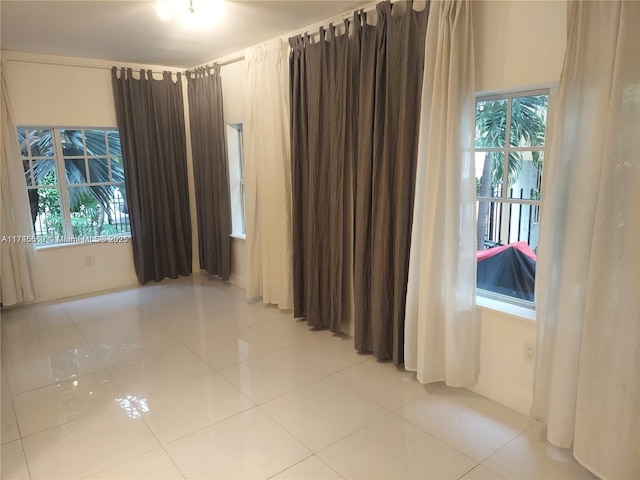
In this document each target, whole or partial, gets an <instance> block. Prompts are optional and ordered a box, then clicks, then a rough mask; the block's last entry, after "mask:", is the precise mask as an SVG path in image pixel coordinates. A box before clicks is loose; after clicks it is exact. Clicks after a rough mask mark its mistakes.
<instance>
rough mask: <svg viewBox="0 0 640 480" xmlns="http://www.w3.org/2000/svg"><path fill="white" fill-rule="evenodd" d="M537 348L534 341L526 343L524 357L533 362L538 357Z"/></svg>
mask: <svg viewBox="0 0 640 480" xmlns="http://www.w3.org/2000/svg"><path fill="white" fill-rule="evenodd" d="M535 355H536V349H535V347H534V345H533V343H527V342H525V343H524V359H525V361H526V362H533V361H534V360H535V358H536V356H535Z"/></svg>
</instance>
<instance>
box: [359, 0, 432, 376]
mask: <svg viewBox="0 0 640 480" xmlns="http://www.w3.org/2000/svg"><path fill="white" fill-rule="evenodd" d="M392 8H393V9H392ZM376 14H377V21H376V25H375V26H372V25H369V24H367V18H366V17H367V16H366V14H364V13H356V15H355V17H354V28H353V38H352V40H353V52H354V59H353V65H354V66H353V69H354V70H353V71H354V85H353V88H354V96H355V98H357V99H358V102H357V107H356V108H357V115H356V123H357V126H356V130H357V132H356V135H357V142H356V146H355V152H354V171H353V175H354V182H353V184H354V192H353V194H354V220H355V221H354V303H355V318H354V326H355V346H356V349H357V350H358V352H361V353H364V352H368V353H373V354H374V355H375V356H376V357H377V358H378V359H380V360H389V359H391V360H393V362H394V363H395V364H401V363H403V361H404V309H405V300H406V293H407V279H408V273H409V248H410V246H411V224H412V214H413V201H414V192H415V177H416V159H417V148H418V127H419V123H420V99H421V94H422V77H423V68H424V48H425V38H426V29H427V17H428V6H427V8H425V9H424V10H422V11H415V10H413V8H412V6H411V3H406V4H394V5H393V7H392V6H391V4H390V3H389V2H384V3H381V4H379V5H377V7H376Z"/></svg>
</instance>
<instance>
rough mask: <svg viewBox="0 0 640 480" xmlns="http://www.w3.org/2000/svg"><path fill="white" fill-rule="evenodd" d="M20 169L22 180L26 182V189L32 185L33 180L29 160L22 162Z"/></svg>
mask: <svg viewBox="0 0 640 480" xmlns="http://www.w3.org/2000/svg"><path fill="white" fill-rule="evenodd" d="M22 168H23V169H24V178H25V179H26V180H27V187H31V186H32V185H33V180H32V176H31V166H30V165H29V160H22Z"/></svg>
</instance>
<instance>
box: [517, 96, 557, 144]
mask: <svg viewBox="0 0 640 480" xmlns="http://www.w3.org/2000/svg"><path fill="white" fill-rule="evenodd" d="M547 103H548V96H547V95H534V96H529V97H516V98H514V99H513V100H512V101H511V145H512V146H514V147H542V146H544V136H545V125H546V121H547Z"/></svg>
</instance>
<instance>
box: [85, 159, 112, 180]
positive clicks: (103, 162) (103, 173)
mask: <svg viewBox="0 0 640 480" xmlns="http://www.w3.org/2000/svg"><path fill="white" fill-rule="evenodd" d="M89 179H90V181H91V183H108V182H109V181H110V180H109V160H107V159H106V158H90V159H89Z"/></svg>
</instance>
